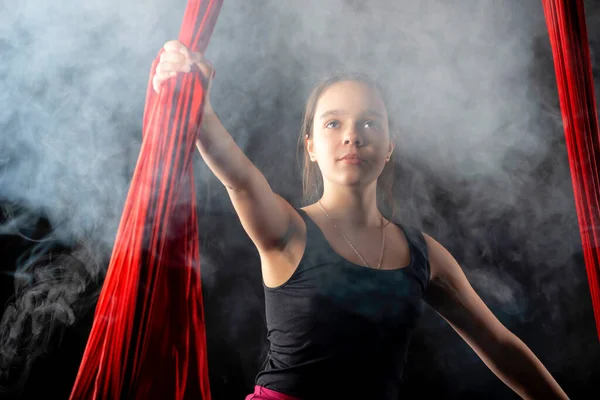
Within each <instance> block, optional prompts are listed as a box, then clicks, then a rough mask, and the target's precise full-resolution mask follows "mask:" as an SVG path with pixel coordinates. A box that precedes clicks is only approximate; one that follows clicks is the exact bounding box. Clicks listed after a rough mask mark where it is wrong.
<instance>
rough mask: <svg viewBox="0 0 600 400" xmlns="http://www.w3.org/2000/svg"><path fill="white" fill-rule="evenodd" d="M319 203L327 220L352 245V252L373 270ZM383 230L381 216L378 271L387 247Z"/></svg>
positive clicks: (319, 201)
mask: <svg viewBox="0 0 600 400" xmlns="http://www.w3.org/2000/svg"><path fill="white" fill-rule="evenodd" d="M318 203H319V206H320V207H321V210H323V213H325V216H326V217H327V219H328V220H329V221H330V222H331V223H332V224H333V226H334V227H335V228H336V229H337V230H338V231H339V232H340V234H341V235H342V237H343V238H344V239H345V240H346V242H348V244H349V245H350V247H351V248H352V250H354V252H355V253H356V255H357V256H358V258H360V260H361V261H362V262H363V264H365V267H368V268H372V267H371V266H369V264H368V263H367V262H366V261H365V259H364V258H363V256H361V255H360V253H359V252H358V250H356V247H354V245H353V244H352V242H350V240H349V239H348V238H347V237H346V235H344V232H342V230H341V229H340V228H339V227H338V226H337V225H336V223H335V222H333V220H332V219H331V217H330V216H329V214H327V211H325V207H323V204H321V200H318ZM383 228H384V226H383V216H381V255H380V256H379V264H377V268H376V269H379V268H381V262H382V261H383V249H384V247H385V233H384V231H383Z"/></svg>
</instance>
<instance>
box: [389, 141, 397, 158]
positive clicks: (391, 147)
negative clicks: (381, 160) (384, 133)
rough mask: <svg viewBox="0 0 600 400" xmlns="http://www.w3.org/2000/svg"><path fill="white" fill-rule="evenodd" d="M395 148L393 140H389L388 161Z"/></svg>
mask: <svg viewBox="0 0 600 400" xmlns="http://www.w3.org/2000/svg"><path fill="white" fill-rule="evenodd" d="M395 148H396V142H394V141H393V140H390V144H389V146H388V159H389V158H391V157H392V153H393V152H394V149H395Z"/></svg>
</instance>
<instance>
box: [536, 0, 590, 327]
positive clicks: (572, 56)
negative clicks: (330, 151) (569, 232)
mask: <svg viewBox="0 0 600 400" xmlns="http://www.w3.org/2000/svg"><path fill="white" fill-rule="evenodd" d="M542 3H543V6H544V13H545V16H546V24H547V26H548V33H549V36H550V43H551V45H552V54H553V57H554V67H555V72H556V81H557V83H558V94H559V97H560V107H561V111H562V117H563V125H564V130H565V138H566V142H567V151H568V156H569V162H570V166H571V177H572V181H573V191H574V195H575V204H576V209H577V216H578V219H579V229H580V233H581V242H582V245H583V253H584V259H585V264H586V270H587V274H588V281H589V286H590V293H591V297H592V304H593V307H594V315H595V318H596V328H597V332H598V335H599V338H600V173H599V171H600V132H599V130H598V114H597V112H596V98H595V95H594V80H593V76H592V65H591V61H590V51H589V44H588V37H587V30H586V23H585V13H584V7H583V0H542Z"/></svg>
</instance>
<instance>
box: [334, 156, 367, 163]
mask: <svg viewBox="0 0 600 400" xmlns="http://www.w3.org/2000/svg"><path fill="white" fill-rule="evenodd" d="M340 161H341V162H343V163H345V164H361V163H363V162H364V160H363V159H362V158H360V157H359V156H358V155H357V154H346V155H345V156H344V157H342V158H340Z"/></svg>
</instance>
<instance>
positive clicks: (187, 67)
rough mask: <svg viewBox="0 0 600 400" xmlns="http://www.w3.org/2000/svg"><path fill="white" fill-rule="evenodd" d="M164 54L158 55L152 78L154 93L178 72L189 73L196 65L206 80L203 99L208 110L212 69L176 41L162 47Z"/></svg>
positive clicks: (199, 56)
mask: <svg viewBox="0 0 600 400" xmlns="http://www.w3.org/2000/svg"><path fill="white" fill-rule="evenodd" d="M163 48H164V50H165V51H164V52H163V53H162V54H161V55H160V61H159V63H158V65H157V66H156V73H155V74H154V77H153V78H152V87H153V88H154V91H155V92H156V93H158V92H160V86H161V84H162V83H163V82H164V81H165V80H167V79H169V78H171V77H174V76H175V75H177V73H178V72H184V73H187V72H190V71H191V70H192V66H193V65H196V66H197V67H198V69H200V72H202V74H203V75H204V77H205V78H206V79H208V88H207V92H206V98H205V111H206V110H207V109H209V108H210V101H209V96H208V94H209V93H210V86H211V84H212V78H213V77H214V73H215V70H214V67H213V66H212V64H211V63H210V62H209V61H207V60H205V59H204V57H202V54H200V53H195V52H192V51H190V50H189V49H188V48H187V47H186V46H185V45H184V44H183V43H181V42H180V41H178V40H170V41H168V42H167V43H165V45H164V46H163Z"/></svg>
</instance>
